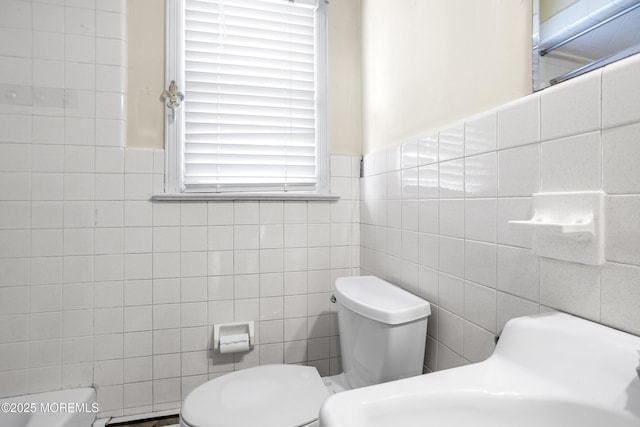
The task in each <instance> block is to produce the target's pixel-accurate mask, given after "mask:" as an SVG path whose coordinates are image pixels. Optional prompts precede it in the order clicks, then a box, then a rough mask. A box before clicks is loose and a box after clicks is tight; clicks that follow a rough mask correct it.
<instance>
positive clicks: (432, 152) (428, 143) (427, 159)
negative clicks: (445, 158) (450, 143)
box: [418, 133, 438, 166]
mask: <svg viewBox="0 0 640 427" xmlns="http://www.w3.org/2000/svg"><path fill="white" fill-rule="evenodd" d="M437 161H438V134H437V133H435V134H431V135H425V136H421V137H419V138H418V166H422V165H427V164H430V163H435V162H437Z"/></svg>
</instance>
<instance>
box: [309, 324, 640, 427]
mask: <svg viewBox="0 0 640 427" xmlns="http://www.w3.org/2000/svg"><path fill="white" fill-rule="evenodd" d="M638 350H640V338H639V337H636V336H633V335H629V334H625V333H622V332H619V331H615V330H613V329H610V328H606V327H603V326H601V325H597V324H594V323H592V322H588V321H585V320H582V319H578V318H575V317H572V316H568V315H565V314H560V313H553V314H545V315H541V316H532V317H525V318H519V319H514V320H512V321H511V322H509V324H507V326H506V327H505V329H504V331H503V334H502V336H501V339H500V342H499V343H498V346H497V347H496V350H495V351H494V353H493V354H492V356H491V357H490V358H489V359H487V360H486V361H484V362H482V363H477V364H473V365H468V366H464V367H460V368H455V369H450V370H447V371H440V372H436V373H432V374H427V375H421V376H418V377H413V378H408V379H404V380H400V381H393V382H389V383H385V384H379V385H375V386H371V387H365V388H361V389H355V390H351V391H347V392H344V393H339V394H336V395H334V396H332V397H330V398H329V399H328V400H327V401H326V402H325V404H324V405H323V406H322V409H321V410H320V427H391V426H393V427H414V426H415V427H418V426H420V427H423V426H425V425H433V426H439V427H440V426H442V427H445V426H446V427H449V426H455V427H463V426H470V427H471V426H472V427H514V426H518V427H567V426H580V427H632V426H635V427H638V426H640V380H639V379H638V377H637V374H636V367H637V366H638Z"/></svg>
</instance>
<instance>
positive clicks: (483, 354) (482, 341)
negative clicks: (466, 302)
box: [463, 322, 495, 363]
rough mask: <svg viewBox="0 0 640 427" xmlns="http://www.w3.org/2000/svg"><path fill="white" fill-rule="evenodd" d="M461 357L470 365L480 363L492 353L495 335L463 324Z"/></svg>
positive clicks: (465, 323)
mask: <svg viewBox="0 0 640 427" xmlns="http://www.w3.org/2000/svg"><path fill="white" fill-rule="evenodd" d="M463 347H464V349H463V356H464V358H465V360H468V361H469V362H471V363H477V362H482V361H483V360H485V359H487V358H488V357H489V356H491V353H493V350H494V348H495V335H494V334H493V333H490V332H487V331H486V330H484V329H482V328H479V327H477V326H476V325H474V324H472V323H469V322H464V337H463Z"/></svg>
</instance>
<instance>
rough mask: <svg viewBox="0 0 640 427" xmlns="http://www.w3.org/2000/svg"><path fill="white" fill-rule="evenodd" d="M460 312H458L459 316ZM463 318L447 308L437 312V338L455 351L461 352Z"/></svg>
mask: <svg viewBox="0 0 640 427" xmlns="http://www.w3.org/2000/svg"><path fill="white" fill-rule="evenodd" d="M461 315H462V313H460V316H461ZM462 334H463V320H462V318H461V317H459V316H457V315H455V314H453V313H450V312H449V311H447V310H440V312H439V313H438V340H439V341H440V342H441V343H442V344H444V345H446V346H447V347H448V348H450V349H451V350H453V351H455V352H456V353H458V354H460V353H462Z"/></svg>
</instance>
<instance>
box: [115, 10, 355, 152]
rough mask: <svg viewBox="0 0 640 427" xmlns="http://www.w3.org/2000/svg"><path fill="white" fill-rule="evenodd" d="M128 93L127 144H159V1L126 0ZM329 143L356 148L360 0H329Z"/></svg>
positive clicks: (161, 134)
mask: <svg viewBox="0 0 640 427" xmlns="http://www.w3.org/2000/svg"><path fill="white" fill-rule="evenodd" d="M127 5H128V21H129V25H128V30H129V89H128V90H129V95H128V115H127V120H128V122H127V145H128V146H129V147H143V148H145V147H146V148H162V147H163V146H164V124H163V120H164V110H163V105H162V102H161V101H160V100H159V96H160V94H161V93H162V91H163V90H164V1H163V0H128V3H127ZM328 25H329V36H328V38H329V46H328V50H329V77H328V79H329V104H328V116H329V146H330V152H331V153H332V154H343V155H360V154H361V153H362V134H361V130H362V119H361V112H362V104H361V86H362V85H361V60H360V51H361V48H360V0H337V1H335V2H331V4H330V5H329V14H328Z"/></svg>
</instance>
